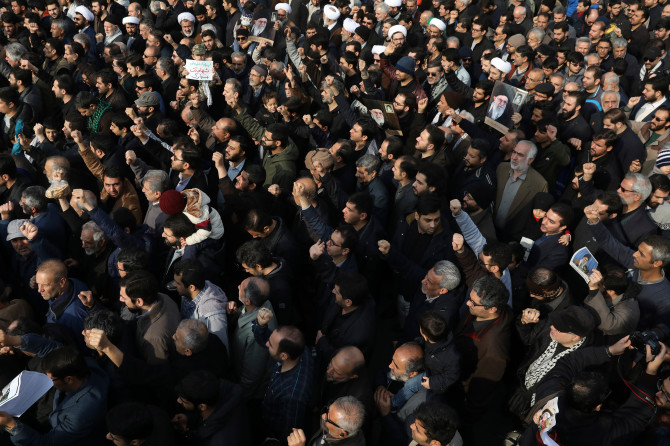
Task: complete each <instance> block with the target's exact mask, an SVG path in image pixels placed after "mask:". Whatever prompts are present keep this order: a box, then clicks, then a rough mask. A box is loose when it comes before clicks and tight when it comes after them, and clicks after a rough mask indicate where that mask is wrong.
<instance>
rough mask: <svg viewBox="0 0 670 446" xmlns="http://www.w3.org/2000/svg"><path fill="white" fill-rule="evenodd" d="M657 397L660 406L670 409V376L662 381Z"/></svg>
mask: <svg viewBox="0 0 670 446" xmlns="http://www.w3.org/2000/svg"><path fill="white" fill-rule="evenodd" d="M655 397H656V398H655V400H656V404H657V405H658V407H659V408H661V409H666V410H667V409H670V378H665V379H664V380H663V381H661V382H660V384H659V385H658V392H656V395H655Z"/></svg>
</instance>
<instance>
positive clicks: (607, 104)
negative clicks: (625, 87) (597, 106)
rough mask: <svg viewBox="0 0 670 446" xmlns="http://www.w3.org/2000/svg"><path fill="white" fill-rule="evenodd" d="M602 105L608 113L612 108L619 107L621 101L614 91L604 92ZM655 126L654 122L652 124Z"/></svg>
mask: <svg viewBox="0 0 670 446" xmlns="http://www.w3.org/2000/svg"><path fill="white" fill-rule="evenodd" d="M601 102H602V106H603V112H604V113H607V112H608V111H610V110H612V109H613V108H617V107H618V106H619V101H618V100H617V97H616V95H615V94H613V93H603V95H602V98H601ZM652 126H653V124H652Z"/></svg>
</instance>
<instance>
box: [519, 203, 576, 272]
mask: <svg viewBox="0 0 670 446" xmlns="http://www.w3.org/2000/svg"><path fill="white" fill-rule="evenodd" d="M572 217H573V212H572V208H571V207H570V205H568V204H565V203H554V205H553V206H551V208H549V210H548V211H547V214H546V215H545V217H544V218H543V219H542V224H541V225H540V230H541V231H542V237H540V238H538V239H537V240H535V243H534V244H533V247H532V248H531V250H530V255H529V256H528V264H529V265H531V266H542V267H544V268H548V269H550V270H552V271H556V270H558V269H559V268H561V267H562V266H563V265H566V264H567V262H568V260H569V259H570V254H571V251H570V248H568V247H567V246H565V245H562V244H560V243H559V242H558V239H559V238H560V237H561V236H562V235H563V232H564V231H565V229H566V228H567V227H568V225H569V224H570V223H571V221H572Z"/></svg>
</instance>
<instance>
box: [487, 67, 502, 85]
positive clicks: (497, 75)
mask: <svg viewBox="0 0 670 446" xmlns="http://www.w3.org/2000/svg"><path fill="white" fill-rule="evenodd" d="M503 75H504V74H503V72H502V71H500V70H499V69H497V68H496V67H494V66H493V65H491V70H490V71H489V80H490V81H491V82H495V81H499V80H502V78H503Z"/></svg>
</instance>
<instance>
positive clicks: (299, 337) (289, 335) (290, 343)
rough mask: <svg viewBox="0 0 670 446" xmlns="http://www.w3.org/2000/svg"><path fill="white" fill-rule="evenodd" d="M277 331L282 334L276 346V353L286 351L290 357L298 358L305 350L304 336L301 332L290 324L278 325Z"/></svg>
mask: <svg viewBox="0 0 670 446" xmlns="http://www.w3.org/2000/svg"><path fill="white" fill-rule="evenodd" d="M277 332H279V333H281V334H283V335H284V337H283V338H282V340H281V341H279V345H278V346H277V353H278V354H281V353H286V354H287V355H288V356H289V358H291V359H296V358H299V357H300V355H302V353H303V352H304V351H305V336H303V334H302V332H301V331H300V330H299V329H298V328H296V327H293V326H291V325H285V326H283V327H278V328H277Z"/></svg>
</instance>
